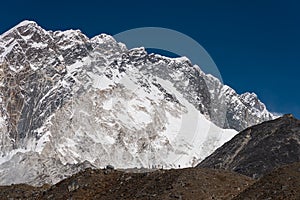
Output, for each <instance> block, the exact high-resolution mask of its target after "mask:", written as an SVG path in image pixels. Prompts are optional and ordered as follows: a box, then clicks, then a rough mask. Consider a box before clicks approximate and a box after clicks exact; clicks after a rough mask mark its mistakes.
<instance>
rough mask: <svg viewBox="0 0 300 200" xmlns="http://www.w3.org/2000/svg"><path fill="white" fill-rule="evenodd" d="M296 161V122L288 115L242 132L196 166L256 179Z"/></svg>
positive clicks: (299, 137)
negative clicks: (233, 172) (227, 171)
mask: <svg viewBox="0 0 300 200" xmlns="http://www.w3.org/2000/svg"><path fill="white" fill-rule="evenodd" d="M299 161H300V120H297V119H296V118H294V117H293V115H291V114H287V115H284V116H283V117H280V118H278V119H275V120H272V121H268V122H263V123H261V124H259V125H256V126H252V127H250V128H247V129H245V130H244V131H242V132H240V133H239V134H238V135H236V136H235V137H234V138H233V139H232V140H230V141H229V142H227V143H225V144H224V145H223V146H221V147H220V148H218V149H217V150H216V151H215V152H214V153H213V154H212V155H210V156H209V157H207V158H206V159H204V160H203V161H202V162H201V163H200V164H199V165H198V167H205V168H216V169H226V170H232V171H235V172H238V173H241V174H244V175H247V176H250V177H253V178H259V177H261V176H263V175H265V174H267V173H269V172H270V171H271V170H272V169H274V168H276V167H279V166H282V165H285V164H289V163H293V162H299Z"/></svg>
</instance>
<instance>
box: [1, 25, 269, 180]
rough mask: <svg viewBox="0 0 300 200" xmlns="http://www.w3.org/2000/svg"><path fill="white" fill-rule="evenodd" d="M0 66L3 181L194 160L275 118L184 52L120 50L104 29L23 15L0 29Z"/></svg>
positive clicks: (251, 97) (193, 162)
mask: <svg viewBox="0 0 300 200" xmlns="http://www.w3.org/2000/svg"><path fill="white" fill-rule="evenodd" d="M0 66H1V67H0V69H1V70H0V75H1V79H0V139H1V142H2V144H3V145H1V146H0V156H1V158H0V177H1V179H0V180H1V181H0V183H6V184H7V183H14V182H17V181H20V177H13V176H12V174H20V173H23V172H24V170H27V169H31V170H32V173H31V174H29V175H24V177H22V180H23V181H26V182H30V183H34V184H40V183H44V182H56V181H58V180H60V179H61V178H62V177H61V176H59V175H58V174H57V173H55V172H56V171H59V172H60V171H67V172H68V173H69V174H70V173H74V172H75V171H76V170H75V171H74V168H72V167H70V166H73V165H75V164H79V163H82V162H84V161H85V160H87V161H88V162H89V163H91V164H92V165H95V166H96V167H103V166H105V165H107V164H113V165H115V166H116V167H118V168H127V167H150V166H151V167H152V166H154V165H155V166H158V165H159V166H164V167H176V166H178V165H181V167H188V166H194V165H196V164H197V163H198V162H199V161H200V160H202V159H204V158H205V157H206V156H208V155H209V154H210V153H211V152H212V151H213V150H215V149H216V148H217V147H219V146H220V145H222V144H223V143H224V142H226V141H228V140H229V139H230V138H231V137H233V136H234V135H235V134H236V133H237V130H242V129H244V128H246V127H247V126H250V125H253V124H256V123H258V122H261V121H264V120H268V119H271V118H272V117H273V115H272V114H270V113H269V112H268V111H267V110H266V109H263V111H262V109H261V108H262V107H264V105H263V104H262V103H261V102H260V101H259V100H258V99H257V97H256V96H254V95H246V94H245V95H238V94H237V93H236V92H235V91H234V90H233V89H232V88H230V87H228V86H224V85H223V84H222V83H221V82H220V81H219V80H218V79H216V78H214V77H212V76H211V75H206V74H205V73H203V72H202V71H201V69H200V68H199V67H198V66H196V65H192V63H191V62H190V61H189V60H188V58H185V57H182V58H168V57H165V56H160V55H157V54H148V53H147V51H146V50H145V48H143V47H140V48H134V49H127V48H126V46H125V45H124V44H122V43H119V42H117V41H116V40H115V39H114V38H113V37H112V36H109V35H106V34H101V35H98V36H95V37H93V38H91V39H89V38H88V37H87V36H85V35H84V34H83V33H82V32H80V31H78V30H67V31H54V32H53V31H46V30H44V29H42V28H41V27H40V26H38V25H37V24H36V23H31V22H22V23H21V24H19V25H17V26H16V27H14V28H12V29H11V30H9V31H8V32H6V33H4V34H2V35H1V36H0ZM252 102H255V104H253V103H252ZM223 128H230V129H223ZM233 129H235V130H233ZM40 162H46V163H48V164H45V165H44V166H40V165H38V163H40ZM35 166H37V167H35ZM41 173H42V174H43V176H40V174H41ZM44 175H45V176H44Z"/></svg>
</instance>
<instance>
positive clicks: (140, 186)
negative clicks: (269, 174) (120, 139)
mask: <svg viewBox="0 0 300 200" xmlns="http://www.w3.org/2000/svg"><path fill="white" fill-rule="evenodd" d="M253 182H254V181H253V180H252V179H251V178H248V177H246V176H243V175H239V174H236V173H232V172H227V171H224V170H213V169H201V168H187V169H172V170H156V171H152V172H143V173H133V172H128V171H119V170H110V169H106V170H101V169H98V170H95V169H86V170H84V171H82V172H79V173H78V174H76V175H73V176H72V177H70V178H67V179H65V180H63V181H61V182H59V183H58V184H56V185H53V186H51V187H49V186H44V187H40V188H35V187H32V186H28V185H11V186H2V187H0V199H105V200H109V199H111V200H117V199H130V200H134V199H232V198H233V197H234V196H236V195H238V194H239V193H240V192H241V191H243V190H244V189H246V188H247V187H249V186H250V185H251V184H253Z"/></svg>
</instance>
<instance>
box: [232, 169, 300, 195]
mask: <svg viewBox="0 0 300 200" xmlns="http://www.w3.org/2000/svg"><path fill="white" fill-rule="evenodd" d="M247 199H289V200H294V199H295V200H296V199H300V163H293V164H291V165H287V166H284V167H281V168H278V169H276V170H274V171H273V172H271V173H270V174H268V175H266V176H264V177H262V178H261V179H260V180H258V181H257V182H256V183H254V184H253V185H251V186H250V187H249V188H247V189H246V190H245V191H243V192H242V193H241V194H239V195H238V196H237V197H236V198H234V200H247Z"/></svg>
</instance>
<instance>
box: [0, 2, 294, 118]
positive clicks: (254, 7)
mask: <svg viewBox="0 0 300 200" xmlns="http://www.w3.org/2000/svg"><path fill="white" fill-rule="evenodd" d="M96 2H97V3H96ZM299 10H300V3H298V2H297V1H296V0H295V1H292V0H285V1H276V0H273V1H272V0H260V1H259V0H252V1H246V0H240V1H238V0H235V1H233V0H227V1H225V0H224V1H216V0H211V1H201V0H199V1H195V0H194V1H190V0H186V1H158V0H152V1H142V0H140V1H119V2H118V1H105V2H101V1H90V0H85V1H80V2H79V1H78V2H77V1H56V0H52V1H47V2H46V1H30V0H28V1H26V2H25V1H13V0H11V1H6V2H1V12H0V33H3V32H4V31H6V30H8V29H9V28H11V27H12V26H14V25H15V24H17V23H18V22H20V21H22V20H24V19H30V20H34V21H36V22H37V23H38V24H39V25H41V26H42V27H44V28H45V29H47V30H49V29H50V30H58V29H60V30H65V29H70V28H73V29H81V30H82V31H83V32H84V33H85V34H86V35H87V36H89V37H92V36H94V35H97V34H100V33H108V34H111V35H114V34H117V33H119V32H122V31H125V30H128V29H132V28H138V27H147V26H154V27H164V28H170V29H174V30H176V31H179V32H182V33H184V34H186V35H188V36H190V37H192V38H193V39H195V40H196V41H197V42H199V43H200V44H201V45H202V46H203V47H204V48H205V49H206V50H207V51H208V53H209V54H210V55H211V57H212V58H213V60H214V61H215V63H216V64H217V66H218V68H219V70H220V72H221V75H222V78H223V81H224V83H225V84H227V85H229V86H231V87H233V88H234V89H235V90H236V91H237V92H238V93H242V92H246V91H250V92H255V93H256V94H257V95H258V96H259V98H260V99H261V100H262V101H263V102H264V103H265V104H266V105H267V107H268V109H269V110H271V111H272V112H279V113H293V114H294V115H296V116H297V117H298V118H300V104H299V103H300V93H299V85H300V77H299V75H300V59H299V58H300V15H299Z"/></svg>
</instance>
